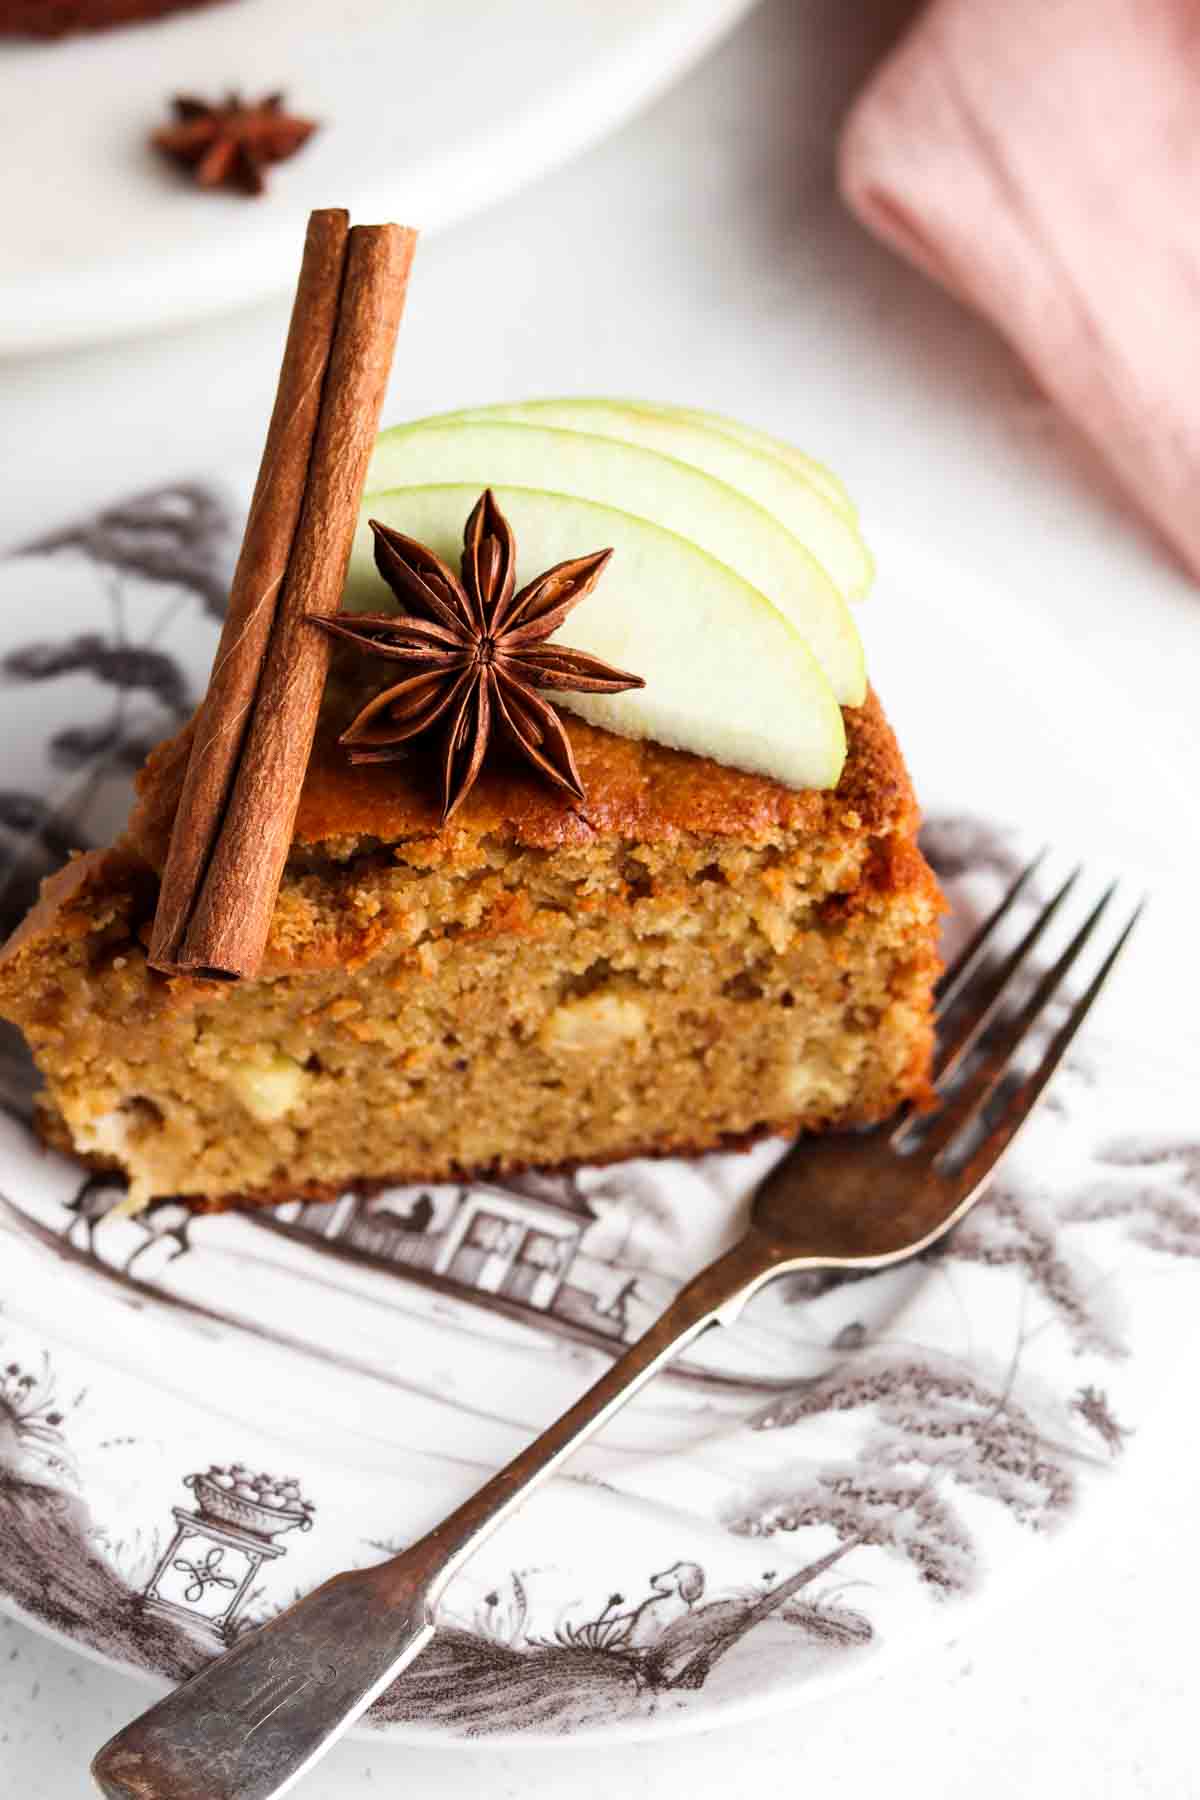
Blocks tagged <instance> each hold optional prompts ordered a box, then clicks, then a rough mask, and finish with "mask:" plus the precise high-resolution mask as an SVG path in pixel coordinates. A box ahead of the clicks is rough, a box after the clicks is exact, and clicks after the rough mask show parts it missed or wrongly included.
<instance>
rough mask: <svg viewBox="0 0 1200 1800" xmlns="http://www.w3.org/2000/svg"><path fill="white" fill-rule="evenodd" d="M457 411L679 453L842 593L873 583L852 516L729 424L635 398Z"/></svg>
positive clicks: (858, 593) (857, 593)
mask: <svg viewBox="0 0 1200 1800" xmlns="http://www.w3.org/2000/svg"><path fill="white" fill-rule="evenodd" d="M453 417H454V418H455V419H485V420H494V419H508V420H511V421H512V422H514V423H516V424H519V425H551V426H554V427H556V428H557V429H558V430H561V431H586V432H591V433H593V434H594V435H596V436H599V437H612V438H618V439H619V440H620V441H621V442H622V443H625V444H640V445H641V446H642V448H643V449H644V450H659V451H661V452H662V454H663V455H664V456H674V457H676V458H677V459H678V460H679V461H680V462H685V463H690V464H691V466H692V468H694V469H703V470H704V473H705V474H706V475H712V476H715V477H716V479H717V480H718V481H724V482H726V483H727V484H728V486H730V487H731V488H736V489H737V491H738V493H739V494H744V495H745V496H746V498H747V500H753V501H755V502H756V503H757V505H759V506H762V507H765V509H766V511H767V512H769V513H770V514H772V516H773V517H774V518H776V519H778V520H779V523H780V524H781V525H783V526H784V527H785V528H786V529H787V530H788V531H790V532H791V534H792V536H793V537H797V538H799V540H800V542H801V543H802V544H803V545H805V547H806V548H807V549H809V550H811V551H812V553H813V555H814V556H815V557H816V559H817V561H818V562H819V563H820V564H821V567H822V568H823V569H824V570H825V573H826V574H827V575H828V576H829V579H830V580H831V581H832V582H833V585H834V587H836V588H837V590H838V592H839V593H840V594H841V595H843V596H844V598H845V599H847V600H861V599H862V597H863V595H864V594H865V593H866V592H867V591H868V589H869V588H870V586H871V580H872V577H873V576H874V573H875V569H874V564H873V562H872V559H871V553H870V551H869V550H868V549H867V546H866V545H865V544H864V543H863V540H862V538H861V537H860V536H859V533H858V527H857V526H856V525H855V524H854V523H853V521H852V520H850V519H848V518H847V517H846V515H845V513H843V512H841V511H839V510H838V508H837V507H835V506H834V505H833V504H832V502H831V501H830V499H829V496H828V495H827V494H826V493H825V491H824V490H823V489H822V488H820V487H818V486H814V485H813V483H812V482H811V481H810V480H809V479H808V477H807V476H806V475H805V474H804V473H803V472H802V470H801V469H799V468H798V467H797V466H796V465H795V464H794V463H791V462H788V461H786V460H785V459H784V458H783V457H781V456H778V455H776V454H774V453H772V454H770V455H768V454H767V453H766V452H765V451H762V450H759V449H755V448H753V447H752V446H751V445H749V444H747V443H745V442H743V441H742V440H741V439H740V438H736V437H731V436H730V435H729V433H728V432H727V431H718V430H716V429H714V427H712V426H711V425H705V424H697V423H696V422H695V421H694V420H692V419H689V418H686V417H684V416H682V415H680V414H678V413H672V412H669V411H663V410H662V409H660V408H658V407H655V406H650V405H647V404H644V403H642V402H640V401H632V400H628V401H626V400H599V399H597V400H592V399H574V400H572V399H568V400H527V401H524V402H522V403H520V404H516V405H505V406H481V407H471V408H470V409H469V410H468V411H465V412H460V413H455V414H454V415H453Z"/></svg>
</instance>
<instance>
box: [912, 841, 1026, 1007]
mask: <svg viewBox="0 0 1200 1800" xmlns="http://www.w3.org/2000/svg"><path fill="white" fill-rule="evenodd" d="M1047 849H1048V846H1046V845H1043V847H1042V848H1041V849H1040V850H1039V851H1038V853H1037V855H1036V856H1035V857H1034V859H1033V861H1032V862H1030V863H1026V865H1025V867H1024V868H1023V869H1022V870H1021V873H1020V874H1019V875H1018V876H1017V878H1016V880H1015V881H1014V882H1013V884H1012V886H1011V887H1010V888H1009V890H1008V892H1007V893H1006V894H1005V896H1004V898H1003V900H1001V902H1000V904H999V906H997V907H996V909H995V911H994V912H991V913H989V914H988V916H987V918H986V919H985V920H984V921H983V924H982V925H981V926H980V927H979V929H978V931H977V932H976V933H975V934H974V936H973V937H972V938H971V939H970V941H969V942H968V943H966V944H964V946H963V948H962V949H961V950H960V951H959V953H958V955H957V956H956V957H955V959H954V961H953V962H952V963H951V964H950V967H949V968H948V969H947V970H945V972H944V973H943V975H942V978H941V980H940V981H939V982H938V984H937V987H936V988H935V989H934V998H935V1000H936V1002H937V1016H938V1018H941V1016H942V1014H943V1013H944V1012H946V1011H947V1010H948V1009H949V1008H950V1007H951V1006H953V1004H954V1002H955V1001H956V1000H957V998H958V996H959V994H960V993H961V992H962V990H963V988H964V987H965V986H966V984H967V982H968V981H969V980H970V979H971V977H972V975H973V974H974V973H975V970H976V969H977V968H978V966H979V962H980V958H981V956H982V954H983V951H984V950H985V949H986V947H987V944H988V941H989V939H990V938H991V936H992V933H993V932H994V931H995V930H996V928H997V926H999V925H1000V924H1001V923H1002V922H1003V921H1004V920H1005V919H1006V918H1007V917H1008V915H1009V913H1010V912H1011V911H1012V909H1013V907H1014V906H1015V905H1016V903H1017V901H1018V899H1019V898H1020V896H1021V894H1022V892H1023V891H1024V889H1025V888H1026V887H1027V886H1028V884H1029V882H1030V881H1032V879H1033V877H1034V876H1035V875H1036V874H1037V871H1038V870H1039V869H1040V868H1041V866H1042V864H1043V863H1044V862H1045V860H1046V852H1047Z"/></svg>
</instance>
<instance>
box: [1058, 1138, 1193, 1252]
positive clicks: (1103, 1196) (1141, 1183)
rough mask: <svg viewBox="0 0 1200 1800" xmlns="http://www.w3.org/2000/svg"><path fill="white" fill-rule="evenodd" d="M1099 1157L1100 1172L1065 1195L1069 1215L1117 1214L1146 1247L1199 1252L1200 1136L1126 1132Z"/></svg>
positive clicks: (1086, 1219) (1075, 1218) (1097, 1218)
mask: <svg viewBox="0 0 1200 1800" xmlns="http://www.w3.org/2000/svg"><path fill="white" fill-rule="evenodd" d="M1096 1161H1097V1163H1098V1165H1099V1167H1100V1169H1101V1171H1102V1173H1101V1175H1100V1176H1099V1177H1098V1178H1092V1179H1091V1180H1089V1181H1088V1182H1087V1184H1086V1185H1085V1186H1083V1187H1081V1188H1079V1189H1078V1190H1076V1191H1075V1192H1074V1193H1072V1194H1069V1195H1068V1196H1067V1199H1066V1201H1065V1203H1064V1205H1063V1207H1062V1212H1061V1216H1062V1218H1063V1219H1064V1220H1065V1221H1067V1222H1068V1223H1072V1224H1076V1223H1078V1224H1084V1223H1087V1224H1092V1223H1098V1222H1101V1221H1104V1220H1110V1219H1111V1220H1119V1221H1120V1222H1121V1223H1122V1224H1123V1225H1124V1227H1125V1231H1126V1234H1127V1235H1128V1236H1129V1237H1130V1238H1131V1239H1132V1240H1133V1242H1134V1243H1136V1244H1139V1245H1141V1247H1142V1248H1143V1249H1146V1250H1156V1251H1158V1252H1159V1253H1160V1254H1161V1255H1165V1256H1182V1257H1200V1140H1197V1139H1196V1138H1191V1137H1185V1138H1164V1137H1161V1136H1155V1135H1151V1136H1143V1137H1131V1138H1122V1139H1118V1140H1117V1141H1116V1142H1113V1143H1109V1144H1107V1145H1105V1146H1104V1147H1103V1148H1102V1149H1101V1150H1100V1151H1099V1152H1098V1154H1097V1157H1096Z"/></svg>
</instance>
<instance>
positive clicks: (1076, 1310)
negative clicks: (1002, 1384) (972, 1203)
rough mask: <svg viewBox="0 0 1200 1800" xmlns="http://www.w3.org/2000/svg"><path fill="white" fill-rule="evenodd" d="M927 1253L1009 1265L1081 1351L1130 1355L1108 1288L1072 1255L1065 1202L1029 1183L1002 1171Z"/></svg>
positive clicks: (933, 1259) (931, 1257)
mask: <svg viewBox="0 0 1200 1800" xmlns="http://www.w3.org/2000/svg"><path fill="white" fill-rule="evenodd" d="M927 1260H928V1261H929V1262H930V1263H931V1264H932V1265H934V1266H938V1265H943V1266H945V1265H948V1264H954V1263H973V1264H975V1265H977V1266H979V1267H982V1268H991V1269H1012V1270H1014V1271H1016V1272H1017V1273H1018V1274H1019V1275H1020V1276H1021V1277H1022V1278H1023V1280H1024V1281H1025V1282H1027V1283H1028V1285H1029V1287H1030V1288H1031V1289H1032V1290H1033V1292H1034V1293H1036V1294H1037V1295H1038V1296H1039V1297H1040V1298H1041V1299H1042V1300H1043V1302H1044V1303H1045V1304H1046V1305H1047V1306H1048V1307H1049V1309H1050V1311H1051V1312H1052V1314H1053V1315H1054V1316H1055V1317H1056V1318H1057V1319H1058V1321H1059V1323H1060V1324H1061V1325H1062V1327H1063V1329H1064V1330H1065V1332H1066V1333H1067V1336H1068V1338H1069V1339H1070V1341H1071V1343H1072V1344H1073V1346H1074V1348H1075V1349H1076V1350H1077V1351H1081V1352H1082V1351H1094V1352H1096V1353H1097V1354H1098V1355H1101V1356H1105V1357H1111V1358H1117V1357H1123V1356H1124V1355H1125V1354H1126V1346H1125V1343H1124V1340H1123V1338H1122V1336H1121V1333H1120V1329H1119V1325H1118V1323H1117V1321H1116V1320H1115V1319H1114V1318H1112V1317H1111V1316H1110V1307H1109V1305H1108V1304H1107V1296H1106V1290H1105V1289H1104V1287H1103V1286H1101V1285H1099V1284H1098V1283H1096V1282H1094V1281H1092V1280H1090V1279H1089V1271H1088V1270H1087V1268H1086V1267H1085V1266H1084V1265H1082V1264H1081V1263H1080V1261H1079V1259H1078V1258H1075V1259H1074V1260H1073V1259H1072V1258H1071V1256H1070V1255H1069V1254H1068V1249H1067V1246H1066V1245H1065V1244H1064V1242H1063V1233H1062V1215H1061V1209H1059V1208H1056V1207H1055V1205H1054V1204H1053V1202H1052V1200H1051V1199H1049V1198H1046V1199H1043V1198H1041V1197H1040V1196H1039V1195H1038V1194H1037V1193H1035V1192H1034V1191H1032V1190H1030V1189H1029V1188H1028V1186H1019V1185H1018V1184H1016V1183H1014V1182H1010V1181H1006V1180H1005V1179H1004V1177H1003V1176H1001V1177H1000V1178H999V1179H997V1180H996V1181H994V1182H993V1184H992V1186H991V1188H990V1189H989V1191H988V1193H987V1194H986V1196H985V1197H984V1198H983V1200H981V1201H980V1203H979V1205H978V1206H977V1207H976V1208H975V1210H974V1211H973V1212H972V1213H971V1215H970V1217H969V1218H967V1219H965V1220H964V1221H963V1223H962V1224H961V1225H959V1226H958V1227H957V1228H956V1229H955V1231H953V1232H952V1233H951V1235H950V1236H949V1237H948V1238H947V1239H945V1241H944V1242H943V1243H941V1244H939V1245H938V1246H937V1247H936V1248H935V1249H934V1250H932V1251H930V1252H929V1253H928V1257H927Z"/></svg>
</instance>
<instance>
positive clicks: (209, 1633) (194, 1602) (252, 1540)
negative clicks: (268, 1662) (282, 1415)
mask: <svg viewBox="0 0 1200 1800" xmlns="http://www.w3.org/2000/svg"><path fill="white" fill-rule="evenodd" d="M183 1485H184V1486H185V1487H188V1488H191V1490H192V1493H193V1494H194V1495H195V1501H196V1504H195V1507H194V1509H189V1508H187V1507H184V1506H173V1507H172V1508H171V1511H172V1513H173V1515H174V1518H175V1534H174V1536H173V1537H172V1539H171V1541H170V1543H169V1544H168V1545H167V1548H166V1549H165V1550H164V1552H163V1554H162V1556H161V1557H160V1559H159V1562H158V1566H157V1567H156V1569H155V1571H154V1573H153V1575H152V1576H151V1577H150V1580H149V1582H148V1583H147V1585H146V1588H145V1590H144V1598H143V1602H142V1604H143V1608H144V1610H145V1611H147V1612H152V1613H157V1614H158V1615H159V1616H161V1617H164V1618H169V1619H172V1620H174V1621H175V1622H176V1623H177V1624H181V1625H183V1626H184V1627H185V1629H187V1630H188V1631H190V1632H192V1633H193V1634H197V1633H198V1634H199V1635H200V1636H202V1637H203V1638H205V1639H206V1640H207V1641H210V1642H213V1641H215V1643H216V1644H217V1645H218V1646H220V1647H224V1645H226V1644H229V1643H232V1641H233V1639H234V1638H235V1637H236V1636H237V1633H238V1630H239V1628H240V1627H239V1624H238V1615H239V1614H240V1613H241V1612H242V1610H243V1608H244V1607H245V1605H246V1603H247V1601H248V1599H249V1598H250V1593H251V1586H252V1584H253V1582H254V1579H255V1577H256V1575H257V1574H258V1571H259V1569H260V1568H261V1567H262V1565H263V1563H265V1562H271V1561H274V1560H275V1558H276V1557H280V1556H285V1555H286V1554H287V1545H286V1544H277V1543H276V1542H275V1539H276V1538H278V1537H281V1536H282V1535H283V1534H284V1532H287V1531H296V1530H299V1531H308V1530H310V1529H311V1528H312V1515H313V1505H312V1502H311V1501H310V1500H305V1499H303V1498H302V1497H301V1494H300V1486H299V1483H298V1482H297V1481H295V1480H292V1479H291V1478H288V1479H286V1480H282V1481H276V1480H275V1479H274V1478H273V1477H272V1476H270V1475H265V1474H264V1475H252V1474H251V1473H250V1471H249V1470H248V1469H247V1468H245V1467H244V1466H243V1465H242V1464H241V1463H233V1464H231V1465H230V1466H229V1467H227V1468H226V1467H223V1466H222V1465H220V1464H217V1463H213V1464H212V1465H211V1466H210V1467H209V1469H208V1470H207V1472H206V1473H205V1474H202V1475H200V1474H196V1475H188V1476H186V1477H185V1479H184V1484H183Z"/></svg>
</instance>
